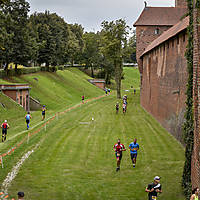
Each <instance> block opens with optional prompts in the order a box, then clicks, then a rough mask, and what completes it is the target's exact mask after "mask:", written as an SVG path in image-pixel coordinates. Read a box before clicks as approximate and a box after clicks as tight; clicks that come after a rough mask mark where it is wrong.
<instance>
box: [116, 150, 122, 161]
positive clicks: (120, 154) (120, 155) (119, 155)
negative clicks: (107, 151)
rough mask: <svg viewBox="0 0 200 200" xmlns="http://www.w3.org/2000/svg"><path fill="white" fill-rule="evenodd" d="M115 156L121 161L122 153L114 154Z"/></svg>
mask: <svg viewBox="0 0 200 200" xmlns="http://www.w3.org/2000/svg"><path fill="white" fill-rule="evenodd" d="M115 155H116V158H119V160H121V159H122V153H117V152H116V153H115Z"/></svg>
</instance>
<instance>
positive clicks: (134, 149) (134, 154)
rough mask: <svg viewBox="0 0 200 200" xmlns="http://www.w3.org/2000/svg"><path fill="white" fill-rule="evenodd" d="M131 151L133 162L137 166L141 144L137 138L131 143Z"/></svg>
mask: <svg viewBox="0 0 200 200" xmlns="http://www.w3.org/2000/svg"><path fill="white" fill-rule="evenodd" d="M129 149H130V153H131V160H132V163H133V167H134V168H135V165H136V159H137V151H138V150H139V144H138V143H137V139H136V138H135V139H134V142H132V143H130V145H129Z"/></svg>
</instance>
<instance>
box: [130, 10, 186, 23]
mask: <svg viewBox="0 0 200 200" xmlns="http://www.w3.org/2000/svg"><path fill="white" fill-rule="evenodd" d="M186 13H187V8H177V7H146V8H144V10H143V11H142V13H141V15H140V17H139V18H138V20H137V21H136V22H135V24H134V26H173V25H175V24H176V23H178V22H179V21H180V20H181V18H182V17H183V16H184V15H185V14H186Z"/></svg>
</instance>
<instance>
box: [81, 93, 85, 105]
mask: <svg viewBox="0 0 200 200" xmlns="http://www.w3.org/2000/svg"><path fill="white" fill-rule="evenodd" d="M84 100H85V96H84V95H83V96H82V103H84Z"/></svg>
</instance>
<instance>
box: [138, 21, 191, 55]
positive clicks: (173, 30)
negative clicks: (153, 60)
mask: <svg viewBox="0 0 200 200" xmlns="http://www.w3.org/2000/svg"><path fill="white" fill-rule="evenodd" d="M188 25H189V17H186V18H184V19H183V20H181V21H180V22H179V23H177V24H176V25H174V26H173V27H172V28H170V29H168V30H167V31H165V32H164V33H163V34H162V35H161V36H160V37H158V38H157V39H155V40H154V41H153V42H152V43H151V44H150V45H149V46H148V47H147V48H146V49H145V51H144V52H143V54H142V55H141V57H142V56H143V55H144V54H146V53H147V52H149V51H151V50H152V49H154V48H155V47H157V46H159V45H160V44H162V43H163V42H165V41H167V40H169V39H170V38H172V37H174V36H175V35H177V34H178V33H180V32H181V31H183V30H185V29H187V27H188Z"/></svg>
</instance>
